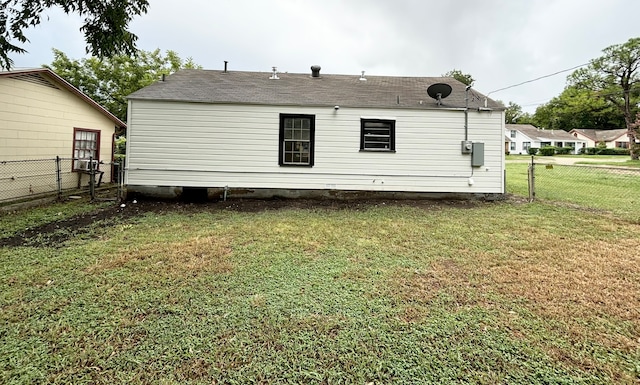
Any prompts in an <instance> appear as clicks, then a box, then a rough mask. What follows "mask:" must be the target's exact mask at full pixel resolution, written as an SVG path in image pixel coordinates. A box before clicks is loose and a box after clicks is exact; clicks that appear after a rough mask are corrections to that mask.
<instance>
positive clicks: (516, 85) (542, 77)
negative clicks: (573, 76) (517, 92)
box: [487, 63, 589, 96]
mask: <svg viewBox="0 0 640 385" xmlns="http://www.w3.org/2000/svg"><path fill="white" fill-rule="evenodd" d="M586 65H589V63H584V64H580V65H577V66H575V67H571V68H567V69H566V70H562V71H558V72H554V73H552V74H549V75H544V76H540V77H538V78H535V79H531V80H527V81H525V82H522V83H518V84H514V85H512V86H509V87H504V88H500V89H497V90H494V91H491V92H489V93H488V94H487V96H489V95H491V94H492V93H494V92H498V91H504V90H508V89H509V88H514V87H519V86H521V85H523V84H527V83H533V82H536V81H538V80H541V79H545V78H549V77H551V76H555V75H558V74H561V73H563V72H567V71H572V70H575V69H576V68H580V67H584V66H586Z"/></svg>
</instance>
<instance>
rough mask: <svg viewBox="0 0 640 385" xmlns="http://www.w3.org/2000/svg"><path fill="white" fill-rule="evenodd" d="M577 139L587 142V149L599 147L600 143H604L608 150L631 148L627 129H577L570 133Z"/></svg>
mask: <svg viewBox="0 0 640 385" xmlns="http://www.w3.org/2000/svg"><path fill="white" fill-rule="evenodd" d="M569 133H570V134H571V135H573V136H574V137H575V138H577V139H580V140H584V141H586V142H587V147H597V146H598V143H604V144H605V145H606V146H607V148H629V137H628V136H627V129H626V128H620V129H615V130H597V129H586V128H575V129H573V130H571V131H569Z"/></svg>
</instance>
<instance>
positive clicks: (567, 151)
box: [556, 147, 574, 155]
mask: <svg viewBox="0 0 640 385" xmlns="http://www.w3.org/2000/svg"><path fill="white" fill-rule="evenodd" d="M573 150H574V149H573V147H558V148H556V154H559V155H569V154H571V153H572V152H573Z"/></svg>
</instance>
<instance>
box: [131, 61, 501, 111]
mask: <svg viewBox="0 0 640 385" xmlns="http://www.w3.org/2000/svg"><path fill="white" fill-rule="evenodd" d="M271 75H272V74H271V73H270V72H243V71H229V72H224V71H214V70H180V71H178V72H176V73H174V74H172V75H169V76H167V77H166V79H165V80H164V81H158V82H156V83H154V84H152V85H150V86H148V87H145V88H143V89H141V90H138V91H136V92H134V93H133V94H131V95H129V99H142V100H165V101H183V102H197V103H234V104H235V103H237V104H262V105H293V106H336V105H339V106H341V107H364V108H418V109H433V108H463V107H464V106H465V87H466V86H465V85H464V84H463V83H461V82H458V81H457V80H455V79H453V78H448V77H392V76H369V75H367V76H366V79H367V80H360V76H358V75H325V74H321V76H320V77H319V78H312V77H311V74H310V73H309V74H290V73H279V74H278V77H279V79H278V80H272V79H269V77H271ZM435 83H447V84H449V85H451V87H452V88H453V91H452V93H451V95H450V96H449V97H447V98H445V99H443V100H442V103H441V106H438V105H437V103H436V101H435V100H434V99H432V98H430V97H429V96H428V95H427V88H428V87H429V86H430V85H432V84H435ZM421 101H422V103H421ZM484 101H485V97H484V95H482V94H480V93H478V92H477V91H475V90H473V89H471V90H470V92H469V107H470V108H473V109H476V108H478V107H484ZM487 107H489V108H491V109H499V110H502V109H504V106H503V105H502V104H500V103H497V102H495V101H494V100H492V99H487Z"/></svg>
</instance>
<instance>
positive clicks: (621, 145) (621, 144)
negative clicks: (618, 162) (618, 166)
mask: <svg viewBox="0 0 640 385" xmlns="http://www.w3.org/2000/svg"><path fill="white" fill-rule="evenodd" d="M616 147H617V148H629V142H616Z"/></svg>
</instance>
